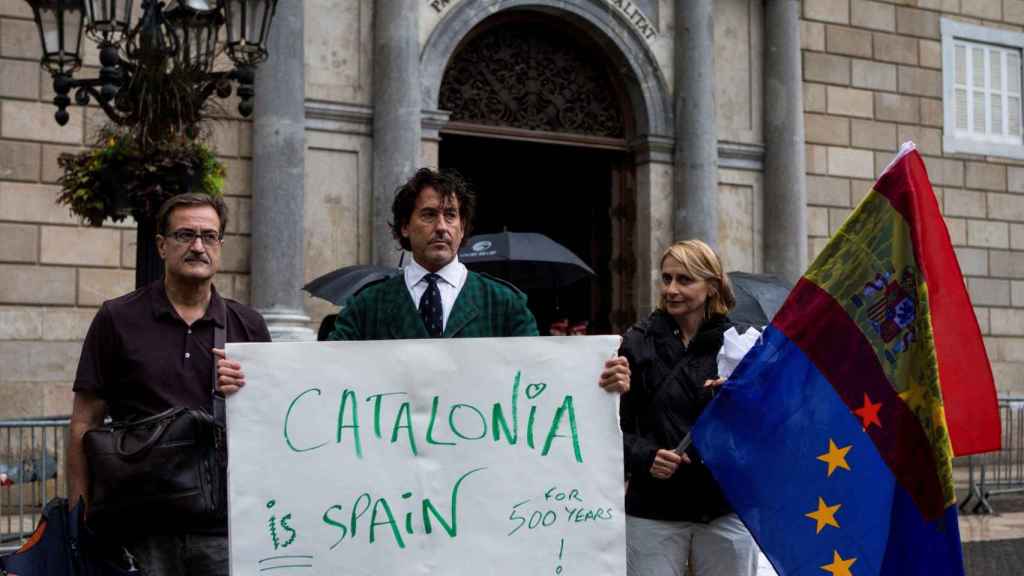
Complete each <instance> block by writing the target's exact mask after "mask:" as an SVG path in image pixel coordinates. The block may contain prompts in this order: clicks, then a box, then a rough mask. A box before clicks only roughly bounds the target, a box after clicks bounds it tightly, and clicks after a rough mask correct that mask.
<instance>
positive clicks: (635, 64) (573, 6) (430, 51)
mask: <svg viewBox="0 0 1024 576" xmlns="http://www.w3.org/2000/svg"><path fill="white" fill-rule="evenodd" d="M513 8H517V9H534V10H537V11H541V12H546V13H549V14H553V15H556V16H559V17H562V18H566V19H570V20H575V21H577V22H579V23H581V24H584V25H586V26H587V27H589V28H591V29H592V30H594V31H596V32H599V36H600V38H599V41H600V42H602V43H603V44H605V46H606V48H608V49H609V50H608V56H609V57H611V58H612V59H613V60H614V59H619V60H621V65H622V67H623V68H625V69H626V70H628V71H629V72H631V73H626V74H624V76H625V77H626V79H627V82H626V89H627V92H628V95H629V100H630V104H631V107H632V113H633V118H634V120H635V123H636V124H635V125H636V128H635V132H636V133H637V134H672V132H673V127H674V120H673V108H672V98H671V92H670V91H669V89H668V84H667V82H666V81H665V77H664V75H663V74H662V72H661V69H660V67H659V66H658V62H657V59H656V58H655V56H654V53H653V52H652V51H651V49H650V47H649V46H648V44H647V41H646V40H645V39H644V38H642V37H641V36H640V35H639V34H638V33H637V32H635V31H634V30H633V29H632V27H631V26H630V25H629V23H628V22H625V21H623V18H622V17H620V16H618V15H614V14H616V13H615V11H612V10H609V9H608V7H607V5H606V4H605V3H603V2H600V1H599V0H479V1H474V2H460V3H459V4H457V5H456V6H454V7H453V8H452V9H451V10H450V11H449V12H448V13H447V14H445V16H444V17H443V18H442V19H441V21H440V22H438V24H437V26H436V27H435V28H434V30H433V32H431V34H430V37H429V38H428V39H427V42H426V44H425V45H424V47H423V50H422V52H421V53H420V77H421V78H422V79H423V89H422V90H423V92H422V97H423V108H424V109H426V110H436V109H437V107H438V97H439V95H440V90H441V80H442V78H443V76H444V71H445V68H446V67H447V65H448V62H449V60H450V59H451V57H452V55H453V54H454V53H455V50H456V49H457V48H458V46H459V43H460V42H461V41H462V39H463V38H465V37H466V35H467V34H468V33H469V32H470V31H471V30H473V28H475V27H476V26H477V24H479V23H481V22H482V21H484V20H485V19H487V18H488V17H490V16H493V15H494V14H496V13H498V12H500V11H503V10H509V9H513Z"/></svg>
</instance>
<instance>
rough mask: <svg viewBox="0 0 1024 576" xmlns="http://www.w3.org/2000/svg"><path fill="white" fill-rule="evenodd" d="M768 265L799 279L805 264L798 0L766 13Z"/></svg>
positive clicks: (772, 4) (773, 4) (779, 2)
mask: <svg viewBox="0 0 1024 576" xmlns="http://www.w3.org/2000/svg"><path fill="white" fill-rule="evenodd" d="M764 42H765V51H764V90H763V91H762V92H763V94H764V106H763V110H764V142H765V157H764V270H765V272H767V273H769V274H775V275H776V276H778V277H780V278H782V279H785V280H788V281H790V282H796V280H797V279H798V278H800V276H801V275H802V274H803V273H804V269H805V268H806V267H807V185H806V180H805V176H804V172H805V170H804V164H805V157H804V114H803V112H804V105H803V71H802V66H801V62H800V2H799V1H798V0H768V1H767V2H765V13H764Z"/></svg>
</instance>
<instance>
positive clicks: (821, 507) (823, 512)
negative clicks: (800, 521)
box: [804, 496, 843, 534]
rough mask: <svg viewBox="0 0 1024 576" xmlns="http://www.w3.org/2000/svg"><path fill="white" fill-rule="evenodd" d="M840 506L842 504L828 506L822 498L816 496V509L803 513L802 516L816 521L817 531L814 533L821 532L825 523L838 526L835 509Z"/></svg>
mask: <svg viewBox="0 0 1024 576" xmlns="http://www.w3.org/2000/svg"><path fill="white" fill-rule="evenodd" d="M842 506H843V505H842V504H836V505H835V506H829V505H827V504H825V499H824V498H822V497H821V496H818V509H817V510H815V511H814V512H808V513H807V514H804V516H807V517H808V518H810V519H811V520H814V521H815V522H817V523H818V526H817V532H815V534H821V531H822V529H824V528H825V525H826V524H827V525H829V526H833V527H835V528H839V522H837V521H836V511H838V510H839V509H840V508H841V507H842Z"/></svg>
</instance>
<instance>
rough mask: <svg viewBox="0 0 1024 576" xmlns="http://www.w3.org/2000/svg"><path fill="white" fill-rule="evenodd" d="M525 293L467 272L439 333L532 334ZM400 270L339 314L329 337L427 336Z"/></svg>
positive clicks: (450, 335)
mask: <svg viewBox="0 0 1024 576" xmlns="http://www.w3.org/2000/svg"><path fill="white" fill-rule="evenodd" d="M537 335H538V332H537V321H536V320H535V319H534V318H533V314H532V313H531V312H530V310H529V308H527V307H526V295H525V294H523V293H522V292H520V291H519V290H518V289H517V288H514V287H513V286H512V285H511V284H507V283H505V282H503V281H501V280H498V279H496V278H492V277H489V276H486V275H483V274H478V273H476V272H473V271H470V272H469V274H468V275H467V276H466V283H465V284H464V285H463V286H462V290H461V291H460V292H459V296H458V298H456V300H455V304H454V305H453V306H452V311H451V314H449V316H448V323H447V324H446V325H445V328H444V334H443V335H442V337H443V338H487V337H496V336H537ZM429 337H430V335H429V334H427V329H426V327H425V326H424V325H423V320H422V319H421V318H420V314H419V311H418V310H417V308H416V305H415V304H414V303H413V301H412V297H411V296H410V295H409V290H408V288H406V286H405V277H404V276H403V275H402V274H398V275H397V276H392V277H390V278H388V279H386V280H381V281H379V282H376V283H373V284H370V285H368V286H366V287H365V288H363V289H362V290H360V291H359V292H357V293H356V294H355V295H354V296H352V297H351V298H350V299H349V300H348V302H347V303H346V305H345V306H344V307H342V309H341V311H340V312H339V313H338V319H337V320H336V321H335V323H334V330H333V331H332V332H331V334H330V336H328V337H327V339H328V340H399V339H406V338H429Z"/></svg>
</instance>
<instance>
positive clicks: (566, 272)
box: [459, 232, 595, 289]
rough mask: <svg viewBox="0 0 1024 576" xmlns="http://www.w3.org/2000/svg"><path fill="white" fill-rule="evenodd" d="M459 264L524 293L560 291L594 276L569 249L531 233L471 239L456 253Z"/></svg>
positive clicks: (490, 235) (511, 233)
mask: <svg viewBox="0 0 1024 576" xmlns="http://www.w3.org/2000/svg"><path fill="white" fill-rule="evenodd" d="M459 260H460V261H462V263H463V264H465V265H466V266H467V267H468V268H469V269H471V270H475V271H477V272H486V273H488V274H492V275H494V276H497V277H499V278H504V279H505V280H508V281H509V282H512V283H513V284H515V285H516V286H518V287H520V288H523V289H531V288H560V287H562V286H567V285H569V284H572V283H573V282H576V281H577V280H580V279H582V278H585V277H587V276H595V274H594V271H593V270H591V269H590V266H587V264H586V263H585V262H583V260H580V258H579V257H578V256H576V255H575V254H573V253H572V251H570V250H569V249H568V248H566V247H565V246H562V245H561V244H559V243H558V242H555V241H554V240H552V239H551V238H548V237H547V236H545V235H543V234H537V233H534V232H499V233H497V234H480V235H477V236H473V237H472V238H469V239H468V240H466V242H465V244H463V246H462V248H461V249H460V250H459Z"/></svg>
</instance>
